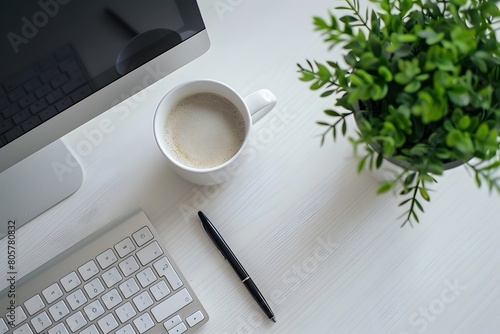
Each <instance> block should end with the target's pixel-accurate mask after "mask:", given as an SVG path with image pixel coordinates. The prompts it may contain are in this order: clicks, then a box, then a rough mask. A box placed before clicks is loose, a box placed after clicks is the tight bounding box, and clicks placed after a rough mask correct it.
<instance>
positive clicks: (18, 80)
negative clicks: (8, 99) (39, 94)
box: [3, 66, 38, 92]
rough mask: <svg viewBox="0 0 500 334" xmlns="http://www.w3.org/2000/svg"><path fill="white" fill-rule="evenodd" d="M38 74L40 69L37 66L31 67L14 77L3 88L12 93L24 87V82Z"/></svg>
mask: <svg viewBox="0 0 500 334" xmlns="http://www.w3.org/2000/svg"><path fill="white" fill-rule="evenodd" d="M37 73H38V68H37V67H36V66H30V67H29V68H27V69H25V70H24V71H22V72H21V73H19V74H16V75H15V76H14V77H11V78H10V79H9V80H8V81H7V82H5V83H4V84H3V87H4V88H5V90H6V91H7V92H10V91H11V90H13V89H14V88H16V87H18V86H19V85H22V84H23V83H24V82H26V81H28V80H29V79H31V78H32V77H34V76H35V75H37Z"/></svg>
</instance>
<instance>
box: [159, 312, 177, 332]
mask: <svg viewBox="0 0 500 334" xmlns="http://www.w3.org/2000/svg"><path fill="white" fill-rule="evenodd" d="M181 322H182V319H181V316H180V315H176V316H175V317H172V318H170V319H168V320H167V321H165V323H164V324H163V327H165V329H166V330H167V331H169V330H171V329H172V328H174V327H175V326H177V325H178V324H180V323H181Z"/></svg>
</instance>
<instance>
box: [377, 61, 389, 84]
mask: <svg viewBox="0 0 500 334" xmlns="http://www.w3.org/2000/svg"><path fill="white" fill-rule="evenodd" d="M378 74H380V75H381V76H382V77H383V78H384V80H385V82H391V81H392V79H393V76H392V72H391V71H390V70H389V69H388V68H387V66H384V65H382V66H380V67H379V68H378Z"/></svg>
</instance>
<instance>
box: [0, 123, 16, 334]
mask: <svg viewBox="0 0 500 334" xmlns="http://www.w3.org/2000/svg"><path fill="white" fill-rule="evenodd" d="M13 127H14V123H12V121H11V120H10V119H8V120H5V121H0V135H1V134H2V133H4V132H6V131H9V130H10V129H12V128H13ZM0 333H1V332H0Z"/></svg>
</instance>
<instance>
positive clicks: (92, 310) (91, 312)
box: [83, 300, 104, 321]
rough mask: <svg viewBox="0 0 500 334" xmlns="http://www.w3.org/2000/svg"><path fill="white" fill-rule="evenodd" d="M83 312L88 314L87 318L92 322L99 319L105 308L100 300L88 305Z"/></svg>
mask: <svg viewBox="0 0 500 334" xmlns="http://www.w3.org/2000/svg"><path fill="white" fill-rule="evenodd" d="M83 310H84V311H85V313H86V314H87V317H89V320H90V321H93V320H94V319H97V317H99V316H100V315H101V314H103V313H104V308H103V307H102V305H101V303H100V302H99V300H95V301H93V302H92V303H90V304H88V305H87V306H85V307H84V308H83Z"/></svg>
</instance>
